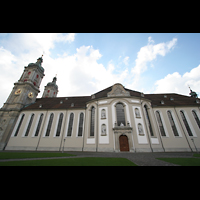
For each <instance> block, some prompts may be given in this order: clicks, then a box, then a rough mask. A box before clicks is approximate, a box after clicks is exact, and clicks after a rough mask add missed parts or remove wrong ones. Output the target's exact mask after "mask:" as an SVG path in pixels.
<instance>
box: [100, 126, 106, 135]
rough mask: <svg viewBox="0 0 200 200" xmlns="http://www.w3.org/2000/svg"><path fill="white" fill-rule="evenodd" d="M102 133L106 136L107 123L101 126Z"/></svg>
mask: <svg viewBox="0 0 200 200" xmlns="http://www.w3.org/2000/svg"><path fill="white" fill-rule="evenodd" d="M101 135H102V136H105V135H106V125H105V124H103V125H102V126H101Z"/></svg>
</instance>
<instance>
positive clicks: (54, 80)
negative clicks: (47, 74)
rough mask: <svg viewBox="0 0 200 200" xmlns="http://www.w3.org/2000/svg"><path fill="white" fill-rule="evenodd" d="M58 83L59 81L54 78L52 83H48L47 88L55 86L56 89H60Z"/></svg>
mask: <svg viewBox="0 0 200 200" xmlns="http://www.w3.org/2000/svg"><path fill="white" fill-rule="evenodd" d="M56 81H57V78H56V77H54V78H53V81H52V82H49V83H47V86H54V87H56V89H58V86H57V85H56Z"/></svg>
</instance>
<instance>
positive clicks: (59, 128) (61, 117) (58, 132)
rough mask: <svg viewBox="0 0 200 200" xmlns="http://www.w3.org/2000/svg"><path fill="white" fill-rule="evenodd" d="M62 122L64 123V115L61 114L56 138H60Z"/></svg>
mask: <svg viewBox="0 0 200 200" xmlns="http://www.w3.org/2000/svg"><path fill="white" fill-rule="evenodd" d="M62 121H63V113H61V114H60V117H59V120H58V127H57V131H56V137H59V136H60V130H61V127H62Z"/></svg>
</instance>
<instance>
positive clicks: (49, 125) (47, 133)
mask: <svg viewBox="0 0 200 200" xmlns="http://www.w3.org/2000/svg"><path fill="white" fill-rule="evenodd" d="M53 117H54V114H53V113H51V115H50V118H49V123H48V126H47V131H46V134H45V136H49V135H50V131H51V125H52V122H53Z"/></svg>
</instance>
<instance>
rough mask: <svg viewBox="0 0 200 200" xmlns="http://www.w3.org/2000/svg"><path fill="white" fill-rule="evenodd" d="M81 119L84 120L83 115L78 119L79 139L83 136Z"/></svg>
mask: <svg viewBox="0 0 200 200" xmlns="http://www.w3.org/2000/svg"><path fill="white" fill-rule="evenodd" d="M83 118H84V115H83V113H81V114H80V117H79V125H78V136H79V137H81V136H82V134H83Z"/></svg>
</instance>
